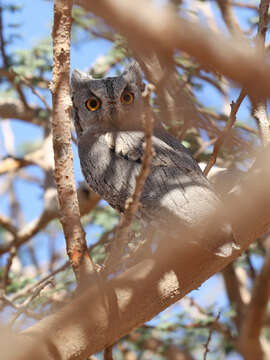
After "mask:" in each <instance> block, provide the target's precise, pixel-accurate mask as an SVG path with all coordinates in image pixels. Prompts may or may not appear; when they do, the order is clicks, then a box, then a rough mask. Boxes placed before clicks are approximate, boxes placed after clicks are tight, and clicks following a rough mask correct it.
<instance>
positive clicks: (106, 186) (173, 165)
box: [72, 64, 230, 236]
mask: <svg viewBox="0 0 270 360" xmlns="http://www.w3.org/2000/svg"><path fill="white" fill-rule="evenodd" d="M142 89H143V86H142V78H141V74H140V70H139V68H138V66H137V65H136V64H135V65H131V66H130V67H129V68H128V69H127V70H126V71H125V72H124V73H123V74H122V75H120V76H118V77H115V78H105V79H101V80H93V79H91V78H90V77H89V76H88V75H86V74H83V73H80V72H78V71H77V70H75V71H74V72H73V75H72V100H73V118H74V121H75V126H76V131H77V135H78V148H79V157H80V162H81V168H82V171H83V174H84V177H85V179H86V181H87V183H88V184H89V186H90V187H91V188H92V189H93V190H94V191H95V192H97V193H98V194H99V195H101V196H102V197H103V198H104V199H105V200H107V201H108V203H109V204H111V206H112V207H114V208H116V209H117V210H118V211H120V212H123V211H124V209H125V202H126V200H127V199H128V198H129V197H130V196H131V195H132V193H133V191H134V188H135V182H136V175H138V173H139V171H140V168H141V158H142V155H143V141H144V139H143V138H144V132H143V131H142V129H141V117H142V115H143V112H144V101H143V98H142V94H141V93H142ZM127 94H128V96H126V95H127ZM125 96H126V98H125ZM129 96H130V97H132V101H131V99H130V98H129ZM89 99H90V102H91V101H93V102H92V105H93V106H92V107H93V108H95V106H94V105H96V102H95V101H97V102H98V104H99V105H100V106H99V108H98V109H95V110H92V109H91V108H90V109H89V106H88V105H89ZM91 99H92V100H91ZM125 100H128V101H125ZM90 105H91V104H90ZM152 141H153V147H154V150H155V155H154V158H153V161H152V164H151V171H150V175H149V176H148V178H147V180H146V182H145V185H144V189H143V191H142V194H141V199H140V202H141V206H140V207H139V210H138V214H137V215H138V216H139V217H140V218H142V219H143V220H145V221H146V222H148V223H149V224H152V225H153V226H157V225H158V224H160V225H161V227H159V229H161V228H162V229H163V230H165V229H166V228H167V229H171V226H173V225H175V224H177V225H179V226H188V227H192V226H194V225H196V224H198V223H200V222H204V221H205V220H206V219H207V217H208V216H209V215H210V214H212V213H213V212H214V211H215V210H216V209H217V207H218V206H219V199H218V198H217V196H216V195H215V193H214V191H213V190H212V188H211V185H210V184H209V182H208V180H207V179H206V178H205V177H204V175H203V174H202V172H201V169H200V168H199V166H198V165H197V163H196V161H195V160H194V159H193V158H192V156H191V154H190V153H189V151H188V150H187V149H186V148H185V147H184V146H183V145H181V144H180V143H179V141H178V140H177V139H176V138H174V137H173V136H171V135H170V134H168V133H167V132H166V131H165V130H164V129H163V128H162V126H160V125H158V126H156V127H155V129H154V136H153V138H152ZM223 231H224V234H225V232H226V233H227V235H229V233H230V229H228V226H225V227H224V226H223ZM227 235H226V236H227Z"/></svg>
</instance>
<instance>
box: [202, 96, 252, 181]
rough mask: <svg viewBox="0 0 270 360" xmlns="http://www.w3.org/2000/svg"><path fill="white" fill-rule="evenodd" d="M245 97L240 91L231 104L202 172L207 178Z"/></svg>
mask: <svg viewBox="0 0 270 360" xmlns="http://www.w3.org/2000/svg"><path fill="white" fill-rule="evenodd" d="M245 96H246V92H245V91H244V90H241V92H240V94H239V96H238V98H237V100H236V102H232V103H231V113H230V116H229V119H228V121H227V123H226V126H225V128H224V130H223V132H222V133H221V134H220V136H219V137H218V139H217V141H216V142H215V145H214V151H213V154H212V156H211V158H210V160H209V161H208V163H207V165H206V168H205V169H204V172H203V173H204V175H205V176H207V174H208V173H209V171H210V170H211V168H212V167H213V166H214V165H215V163H216V159H217V156H218V152H219V150H220V148H221V146H222V144H223V143H224V140H225V138H226V136H227V135H228V133H229V131H230V129H231V128H232V126H233V124H234V123H235V121H236V114H237V111H238V110H239V107H240V105H241V103H242V101H243V100H244V98H245Z"/></svg>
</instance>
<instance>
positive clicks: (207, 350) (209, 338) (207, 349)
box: [203, 311, 221, 360]
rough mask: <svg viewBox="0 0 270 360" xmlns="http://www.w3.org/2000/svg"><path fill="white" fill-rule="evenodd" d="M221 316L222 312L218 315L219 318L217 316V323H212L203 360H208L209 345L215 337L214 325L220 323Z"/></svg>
mask: <svg viewBox="0 0 270 360" xmlns="http://www.w3.org/2000/svg"><path fill="white" fill-rule="evenodd" d="M220 314H221V313H220V311H219V312H218V314H217V316H216V319H215V321H214V322H213V323H212V325H211V326H210V329H209V335H208V338H207V341H206V344H205V345H204V348H205V351H204V354H203V360H206V358H207V354H208V353H209V344H210V341H211V338H212V335H213V331H214V324H215V322H218V320H219V317H220Z"/></svg>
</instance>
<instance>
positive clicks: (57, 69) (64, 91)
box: [51, 0, 96, 284]
mask: <svg viewBox="0 0 270 360" xmlns="http://www.w3.org/2000/svg"><path fill="white" fill-rule="evenodd" d="M72 4H73V1H72V0H56V1H55V5H54V24H53V54H54V58H53V59H54V61H53V81H52V85H51V91H52V98H53V122H52V128H53V149H54V158H55V182H56V185H57V190H58V196H59V203H60V208H61V214H62V216H61V218H60V220H61V223H62V226H63V230H64V233H65V238H66V247H67V253H68V256H69V259H70V262H71V265H72V268H73V271H74V273H75V276H76V279H77V281H78V282H79V284H81V282H82V280H83V279H85V280H86V278H88V277H89V276H94V277H96V273H95V267H94V264H93V262H92V260H91V258H90V256H89V254H88V251H87V244H86V240H85V233H84V230H83V228H82V225H81V222H80V211H79V205H78V199H77V196H76V187H75V181H74V173H73V164H72V161H73V155H72V148H71V118H70V109H71V99H70V88H69V72H70V31H71V23H72V15H71V11H72Z"/></svg>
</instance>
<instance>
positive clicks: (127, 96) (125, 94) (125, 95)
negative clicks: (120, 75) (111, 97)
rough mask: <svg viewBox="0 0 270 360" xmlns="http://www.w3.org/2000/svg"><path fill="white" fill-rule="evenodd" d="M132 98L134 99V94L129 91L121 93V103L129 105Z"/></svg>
mask: <svg viewBox="0 0 270 360" xmlns="http://www.w3.org/2000/svg"><path fill="white" fill-rule="evenodd" d="M133 100H134V95H133V94H132V92H130V91H124V92H123V94H122V95H121V103H122V104H126V105H130V104H132V103H133Z"/></svg>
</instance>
